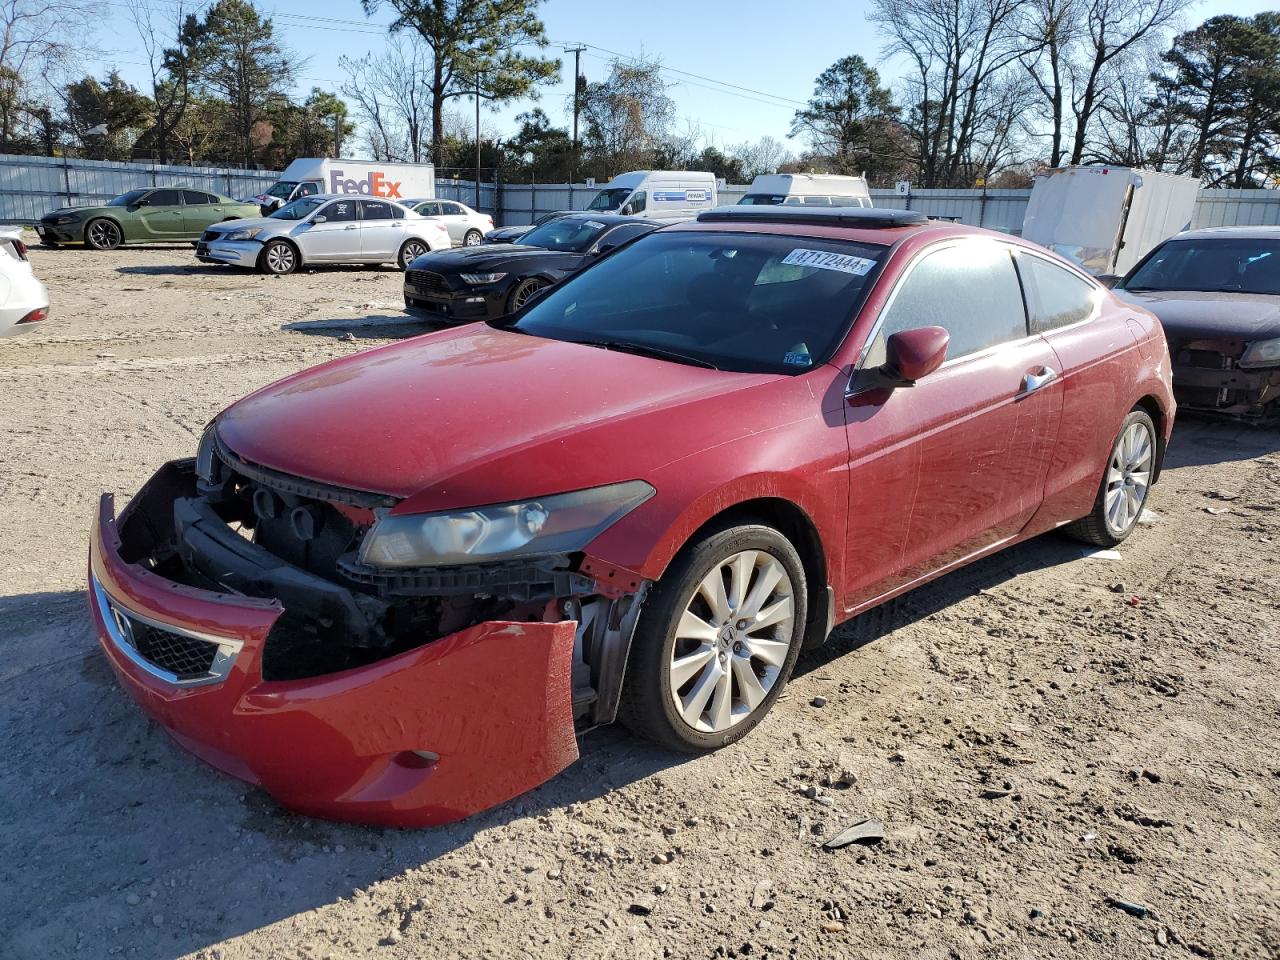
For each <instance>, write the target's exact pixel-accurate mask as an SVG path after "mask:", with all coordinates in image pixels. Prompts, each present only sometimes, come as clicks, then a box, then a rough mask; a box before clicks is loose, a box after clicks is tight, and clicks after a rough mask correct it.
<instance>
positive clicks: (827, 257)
mask: <svg viewBox="0 0 1280 960" xmlns="http://www.w3.org/2000/svg"><path fill="white" fill-rule="evenodd" d="M782 262H783V263H785V264H788V265H789V266H795V267H813V268H814V269H817V270H836V271H838V272H840V273H850V274H853V275H854V276H855V277H865V276H866V275H867V273H869V272H870V270H871V268H872V267H874V266H875V265H876V262H875V261H874V260H868V259H867V258H866V257H855V256H852V255H850V254H847V253H832V252H831V251H829V250H806V249H804V248H803V247H797V248H796V249H795V250H792V251H791V252H790V253H788V254H787V255H786V256H785V257H783V258H782Z"/></svg>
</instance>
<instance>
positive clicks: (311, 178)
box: [253, 157, 436, 214]
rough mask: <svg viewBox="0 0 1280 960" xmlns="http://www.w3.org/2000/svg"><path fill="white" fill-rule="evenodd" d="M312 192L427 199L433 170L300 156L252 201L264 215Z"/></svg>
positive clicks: (422, 165)
mask: <svg viewBox="0 0 1280 960" xmlns="http://www.w3.org/2000/svg"><path fill="white" fill-rule="evenodd" d="M316 193H353V194H363V195H364V196H366V197H384V198H386V199H388V200H407V199H409V198H410V197H412V198H414V199H417V200H424V199H431V198H434V197H435V195H436V168H435V166H434V165H433V164H430V163H385V162H383V161H381V160H344V159H341V158H339V159H333V158H331V157H302V158H300V159H298V160H294V161H293V162H292V163H291V164H289V166H287V167H285V168H284V172H283V173H281V174H280V179H279V180H277V181H276V183H275V185H274V186H272V187H271V189H270V190H268V191H266V193H260V194H258V196H256V197H254V198H253V199H254V200H255V201H257V203H258V205H259V206H260V207H262V212H263V213H264V214H268V213H271V212H272V211H273V210H278V209H279V208H280V207H283V206H284V205H285V204H286V203H288V202H289V201H290V200H296V199H298V198H299V197H307V196H311V195H312V194H316Z"/></svg>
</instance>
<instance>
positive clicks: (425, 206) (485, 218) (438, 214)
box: [403, 200, 493, 247]
mask: <svg viewBox="0 0 1280 960" xmlns="http://www.w3.org/2000/svg"><path fill="white" fill-rule="evenodd" d="M403 203H404V205H405V206H406V207H408V208H409V209H410V210H416V211H417V212H418V213H420V214H422V215H423V216H424V217H430V218H431V219H433V220H438V221H439V222H440V223H443V224H444V225H445V227H446V228H447V229H448V231H449V237H450V239H451V240H453V245H454V246H455V247H456V246H463V247H478V246H479V245H480V243H481V241H483V239H484V235H485V234H486V233H488V232H489V231H490V230H492V229H493V217H491V216H489V215H488V214H487V213H480V212H479V211H477V210H472V209H471V208H470V207H468V206H467V205H466V204H465V203H459V202H458V201H457V200H405V201H403Z"/></svg>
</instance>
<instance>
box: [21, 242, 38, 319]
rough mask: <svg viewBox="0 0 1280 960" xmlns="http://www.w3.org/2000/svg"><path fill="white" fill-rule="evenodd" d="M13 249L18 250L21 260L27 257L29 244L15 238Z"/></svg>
mask: <svg viewBox="0 0 1280 960" xmlns="http://www.w3.org/2000/svg"><path fill="white" fill-rule="evenodd" d="M13 249H14V250H16V251H18V259H19V260H25V259H27V245H26V244H25V243H23V242H22V241H21V240H14V241H13ZM40 319H44V318H43V317H41V318H40Z"/></svg>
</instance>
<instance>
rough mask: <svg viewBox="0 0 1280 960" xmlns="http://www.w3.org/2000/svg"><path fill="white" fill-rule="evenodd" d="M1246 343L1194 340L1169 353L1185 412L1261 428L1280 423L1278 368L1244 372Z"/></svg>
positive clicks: (1173, 347) (1175, 393)
mask: <svg viewBox="0 0 1280 960" xmlns="http://www.w3.org/2000/svg"><path fill="white" fill-rule="evenodd" d="M1245 346H1246V344H1245V342H1244V341H1242V340H1190V341H1185V342H1183V343H1178V344H1174V345H1172V346H1171V348H1170V356H1171V358H1172V360H1173V392H1174V397H1175V399H1176V400H1177V401H1178V407H1179V409H1182V410H1195V411H1198V412H1200V413H1212V414H1219V415H1222V416H1229V417H1234V418H1238V419H1241V420H1245V421H1249V422H1254V423H1258V424H1270V423H1274V422H1276V421H1277V420H1280V402H1277V401H1280V367H1255V368H1249V367H1241V366H1240V365H1239V361H1240V357H1241V355H1242V354H1243V352H1244V349H1245Z"/></svg>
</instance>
